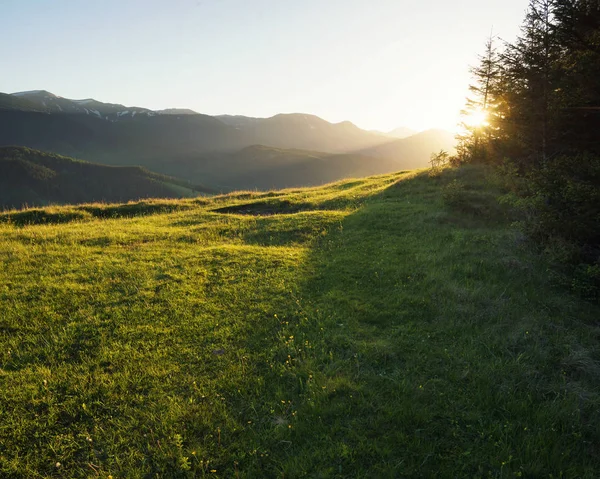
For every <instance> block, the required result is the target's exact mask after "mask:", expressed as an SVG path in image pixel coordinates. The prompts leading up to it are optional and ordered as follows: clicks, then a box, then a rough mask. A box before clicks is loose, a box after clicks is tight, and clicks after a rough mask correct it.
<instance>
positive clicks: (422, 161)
mask: <svg viewBox="0 0 600 479" xmlns="http://www.w3.org/2000/svg"><path fill="white" fill-rule="evenodd" d="M455 145H456V139H455V138H454V134H452V133H450V132H449V131H446V130H438V129H432V130H427V131H423V132H421V133H417V134H416V135H412V136H409V137H408V138H402V139H399V140H389V141H387V142H386V143H383V144H380V145H377V146H374V147H372V148H366V149H364V150H361V151H360V152H359V153H360V154H362V155H367V156H374V157H380V158H395V159H397V160H398V161H400V162H401V163H402V167H403V168H405V169H414V168H424V167H426V166H428V163H429V160H430V158H431V154H432V153H437V152H438V151H440V150H445V151H447V152H449V153H454V151H455V150H454V149H455Z"/></svg>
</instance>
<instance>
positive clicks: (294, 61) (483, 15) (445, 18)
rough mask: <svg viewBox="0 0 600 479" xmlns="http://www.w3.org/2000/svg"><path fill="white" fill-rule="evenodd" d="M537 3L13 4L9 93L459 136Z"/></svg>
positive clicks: (43, 0)
mask: <svg viewBox="0 0 600 479" xmlns="http://www.w3.org/2000/svg"><path fill="white" fill-rule="evenodd" d="M526 7H527V0H455V1H447V0H0V18H1V19H2V21H1V23H2V28H1V29H0V92H4V93H13V92H17V91H26V90H41V89H44V90H48V91H51V92H52V93H55V94H57V95H59V96H63V97H65V98H72V99H83V98H95V99H97V100H99V101H103V102H109V103H121V104H124V105H126V106H140V107H146V108H151V109H163V108H174V107H176V108H191V109H193V110H195V111H197V112H200V113H205V114H209V115H217V114H239V115H247V116H256V117H269V116H272V115H275V114H277V113H295V112H301V113H310V114H314V115H318V116H320V117H322V118H324V119H325V120H328V121H331V122H339V121H346V120H349V121H352V122H353V123H355V124H356V125H358V126H359V127H361V128H365V129H378V130H382V131H388V130H391V129H393V128H396V127H400V126H405V127H410V128H413V129H416V130H423V129H427V128H446V129H453V128H454V127H455V126H456V124H457V122H458V115H459V111H460V109H461V108H462V107H463V105H464V101H465V97H466V95H467V93H468V90H467V88H468V84H469V81H470V75H469V67H470V66H473V65H475V64H476V63H477V56H478V55H479V54H480V53H482V52H483V49H484V45H485V41H486V39H487V37H488V36H489V35H490V32H491V31H492V29H493V32H494V34H496V35H499V36H500V37H501V38H502V39H505V40H508V41H510V40H513V39H514V38H515V36H516V35H517V34H518V29H519V25H520V24H521V21H522V19H523V17H524V13H525V10H526Z"/></svg>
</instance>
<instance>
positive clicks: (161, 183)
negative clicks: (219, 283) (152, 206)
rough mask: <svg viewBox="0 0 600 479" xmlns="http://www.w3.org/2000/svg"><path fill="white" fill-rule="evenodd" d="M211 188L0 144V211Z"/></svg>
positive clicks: (135, 169) (172, 194)
mask: <svg viewBox="0 0 600 479" xmlns="http://www.w3.org/2000/svg"><path fill="white" fill-rule="evenodd" d="M208 191H210V190H208V189H206V188H204V187H202V186H197V185H193V184H190V183H186V182H184V181H182V180H176V179H174V178H170V177H167V176H164V175H159V174H156V173H151V172H150V171H148V170H145V169H143V168H140V167H135V166H131V167H111V166H104V165H98V164H94V163H88V162H85V161H79V160H74V159H72V158H67V157H64V156H60V155H54V154H50V153H44V152H41V151H36V150H31V149H29V148H23V147H0V209H9V208H21V207H23V206H26V205H27V206H41V205H48V204H61V203H89V202H93V201H104V202H119V201H129V200H135V199H140V198H151V197H152V198H153V197H164V198H182V197H187V196H195V195H198V194H200V193H203V192H204V193H206V192H208Z"/></svg>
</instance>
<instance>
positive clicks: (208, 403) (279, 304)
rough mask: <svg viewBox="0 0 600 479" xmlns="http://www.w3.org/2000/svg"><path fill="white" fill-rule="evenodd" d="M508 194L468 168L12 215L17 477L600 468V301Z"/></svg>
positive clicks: (0, 304) (5, 338)
mask: <svg viewBox="0 0 600 479" xmlns="http://www.w3.org/2000/svg"><path fill="white" fill-rule="evenodd" d="M454 180H456V181H454ZM457 184H460V188H457V187H456V185H457ZM448 185H451V186H448ZM501 193H502V192H501V191H499V190H497V189H495V187H494V186H493V184H492V183H490V181H488V179H487V178H486V171H485V170H481V169H477V168H464V169H460V170H447V171H445V172H443V173H442V174H441V175H440V176H437V177H433V178H432V177H429V176H428V175H427V174H426V173H421V174H415V173H399V174H394V175H386V176H379V177H372V178H368V179H362V180H349V181H345V182H340V183H335V184H332V185H327V186H325V187H320V188H311V189H294V190H286V191H281V192H270V193H256V192H241V193H238V194H232V195H226V196H220V197H215V198H210V199H209V198H200V199H196V200H192V199H186V200H179V201H158V200H157V201H154V202H152V201H150V202H144V203H132V204H128V205H123V206H118V205H87V206H85V205H84V206H78V207H64V208H53V209H48V210H41V211H43V212H44V213H45V214H43V215H42V214H40V213H38V214H29V216H28V212H27V211H25V212H8V213H5V214H4V215H3V216H2V217H0V264H1V265H2V268H0V418H1V420H0V476H1V477H3V478H4V477H6V478H39V477H64V478H84V477H101V478H108V477H110V476H112V477H113V478H124V477H147V478H155V477H204V476H208V477H215V478H216V477H222V478H229V477H256V478H263V477H281V478H296V477H311V478H329V477H339V478H342V477H352V478H375V477H377V478H380V477H381V478H385V477H390V478H393V477H497V478H509V477H536V478H537V477H548V478H550V477H553V478H558V477H565V478H572V477H589V478H594V477H598V476H600V459H599V457H600V455H599V452H600V421H599V418H600V415H599V410H600V396H599V391H598V382H599V381H600V347H599V346H598V339H600V327H599V325H598V318H600V310H599V309H598V308H597V307H595V306H592V305H590V304H588V303H585V302H583V301H581V300H579V299H577V298H576V297H574V296H570V295H569V294H567V293H566V292H564V291H562V290H560V289H558V288H556V287H554V286H553V285H552V284H551V283H550V282H549V280H548V279H547V278H548V265H547V264H545V263H544V261H543V259H542V258H541V257H539V256H538V255H536V254H535V253H534V252H533V251H532V250H531V249H530V247H529V246H528V244H527V242H525V241H524V240H523V238H522V237H521V236H520V234H519V233H518V232H517V231H516V230H513V229H512V228H510V222H511V218H510V214H511V213H510V211H508V210H506V209H504V208H503V207H501V206H500V205H499V204H498V202H497V197H498V195H500V194H501ZM444 198H445V199H444ZM152 205H155V206H152ZM156 205H158V206H156ZM232 207H233V209H227V208H232ZM224 208H225V209H224ZM235 208H237V210H236V209H235ZM104 210H106V211H104ZM216 210H220V211H221V212H218V211H216ZM103 211H104V213H103ZM223 211H225V212H223ZM235 211H237V212H238V213H242V214H233V213H231V212H235ZM278 212H284V213H286V214H277V213H278ZM288 213H289V214H288ZM18 215H21V216H18ZM40 218H42V219H40Z"/></svg>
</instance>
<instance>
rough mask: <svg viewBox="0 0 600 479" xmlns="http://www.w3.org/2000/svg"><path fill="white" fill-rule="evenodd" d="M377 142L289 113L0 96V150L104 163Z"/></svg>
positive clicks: (37, 94) (351, 129)
mask: <svg viewBox="0 0 600 479" xmlns="http://www.w3.org/2000/svg"><path fill="white" fill-rule="evenodd" d="M3 99H4V100H3ZM73 132H76V133H75V134H73ZM385 141H386V139H385V138H383V137H381V135H377V134H375V133H370V132H367V131H364V130H361V129H360V128H358V127H356V126H355V125H353V124H352V123H350V122H342V123H337V124H334V123H329V122H327V121H325V120H323V119H321V118H319V117H316V116H314V115H305V114H297V113H294V114H280V115H275V116H274V117H271V118H250V117H242V116H230V115H222V116H219V117H212V116H208V115H201V114H197V113H195V112H193V111H191V110H186V109H177V108H176V109H167V110H160V111H152V110H148V109H145V108H138V107H126V106H124V105H118V104H110V103H102V102H98V101H96V100H93V99H85V100H69V99H66V98H62V97H60V96H57V95H55V94H53V93H50V92H48V91H45V90H36V91H30V92H20V93H14V94H11V95H3V96H2V98H0V146H1V145H14V144H17V145H22V146H28V147H32V148H39V149H43V150H47V151H52V152H55V153H59V154H66V155H70V156H77V157H79V158H83V159H86V160H89V161H98V162H108V163H111V164H132V163H142V164H143V162H144V161H145V160H147V159H152V157H154V159H156V158H159V157H162V158H166V157H177V156H183V155H189V154H192V153H200V152H215V151H230V152H232V151H235V150H239V149H241V148H244V147H246V146H251V145H254V144H264V145H269V146H273V147H277V148H299V149H305V150H316V151H325V152H329V153H342V152H351V151H355V150H358V149H363V148H368V147H372V146H375V145H378V144H381V143H383V142H385Z"/></svg>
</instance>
